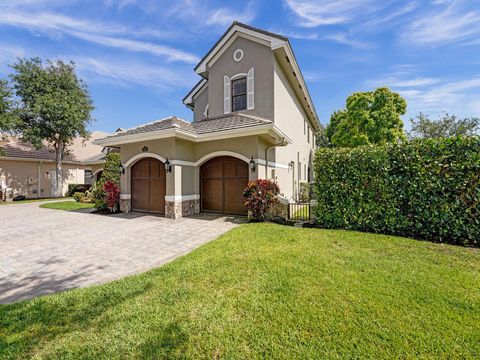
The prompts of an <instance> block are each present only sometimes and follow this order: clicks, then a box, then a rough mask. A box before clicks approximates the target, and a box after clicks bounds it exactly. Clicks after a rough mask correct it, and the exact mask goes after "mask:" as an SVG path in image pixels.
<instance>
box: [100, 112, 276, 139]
mask: <svg viewBox="0 0 480 360" xmlns="http://www.w3.org/2000/svg"><path fill="white" fill-rule="evenodd" d="M266 124H272V121H271V120H267V119H263V118H260V117H257V116H252V115H247V114H243V113H232V114H228V115H223V116H217V117H211V118H205V119H202V120H198V121H194V122H188V121H186V120H183V119H180V118H178V117H176V116H170V117H168V118H165V119H160V120H156V121H152V122H150V123H147V124H143V125H139V126H136V127H134V128H131V129H126V130H124V131H122V132H118V133H116V134H114V135H111V136H108V137H106V138H105V139H113V138H119V137H124V136H129V135H134V134H143V133H149V132H152V131H159V130H168V129H180V130H182V131H184V132H186V133H190V134H192V135H201V134H208V133H214V132H219V131H226V130H233V129H241V128H246V127H254V126H260V125H266ZM102 140H104V139H102Z"/></svg>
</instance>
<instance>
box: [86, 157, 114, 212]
mask: <svg viewBox="0 0 480 360" xmlns="http://www.w3.org/2000/svg"><path fill="white" fill-rule="evenodd" d="M120 164H121V161H120V154H119V153H113V152H111V153H108V154H107V156H106V158H105V164H104V166H103V173H102V177H101V178H100V180H99V181H97V182H96V183H95V186H94V188H93V191H92V196H93V201H94V203H95V207H96V208H97V209H99V210H103V209H106V208H107V203H106V199H105V197H106V193H105V190H104V189H103V185H104V184H105V183H106V182H107V181H111V182H113V183H115V184H117V185H118V186H119V185H120V173H119V170H118V169H119V167H120Z"/></svg>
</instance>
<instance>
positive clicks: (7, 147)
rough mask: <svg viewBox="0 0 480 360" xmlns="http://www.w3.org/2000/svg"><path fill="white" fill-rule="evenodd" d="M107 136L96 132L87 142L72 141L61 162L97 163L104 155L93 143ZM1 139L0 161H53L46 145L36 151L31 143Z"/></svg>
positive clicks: (51, 153)
mask: <svg viewBox="0 0 480 360" xmlns="http://www.w3.org/2000/svg"><path fill="white" fill-rule="evenodd" d="M107 135H109V134H108V133H105V132H101V131H96V132H93V133H92V134H91V136H90V138H89V139H87V140H85V139H84V138H81V137H78V138H76V139H74V141H73V142H72V144H71V145H70V146H69V147H68V150H69V152H68V154H67V155H66V156H65V157H64V159H63V160H64V161H66V162H78V163H80V162H84V161H91V160H92V159H96V160H97V161H98V160H101V159H102V156H104V154H102V149H103V146H99V145H96V144H94V143H93V141H95V140H97V139H100V138H104V137H105V136H107ZM3 138H4V139H5V141H4V142H2V144H1V146H0V148H1V149H2V151H3V154H2V155H1V156H0V159H1V158H2V157H7V158H22V159H32V160H44V161H55V150H54V149H53V147H52V146H50V145H49V144H47V143H44V145H43V147H42V148H40V149H38V150H37V149H35V147H34V146H33V145H32V144H31V143H29V142H24V141H22V140H21V139H19V138H17V137H14V136H8V135H4V136H3Z"/></svg>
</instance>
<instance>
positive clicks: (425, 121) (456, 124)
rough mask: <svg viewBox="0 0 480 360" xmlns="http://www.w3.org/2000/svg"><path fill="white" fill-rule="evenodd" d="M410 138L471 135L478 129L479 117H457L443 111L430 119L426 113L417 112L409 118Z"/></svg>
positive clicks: (479, 124)
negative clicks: (413, 116) (410, 124)
mask: <svg viewBox="0 0 480 360" xmlns="http://www.w3.org/2000/svg"><path fill="white" fill-rule="evenodd" d="M410 121H411V123H412V130H411V131H410V132H409V136H410V137H412V138H423V139H427V138H447V137H451V136H471V135H475V134H476V133H478V131H479V130H480V118H475V117H470V118H463V119H462V118H459V117H457V116H455V115H450V114H448V113H444V114H443V115H441V116H439V117H438V119H436V120H433V119H430V117H429V116H428V115H425V114H423V113H420V114H418V115H417V116H416V117H415V118H412V119H410Z"/></svg>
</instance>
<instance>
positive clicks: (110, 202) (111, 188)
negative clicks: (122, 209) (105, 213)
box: [103, 180, 120, 213]
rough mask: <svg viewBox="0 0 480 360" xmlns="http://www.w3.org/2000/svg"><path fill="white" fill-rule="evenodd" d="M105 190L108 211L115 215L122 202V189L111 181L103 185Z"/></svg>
mask: <svg viewBox="0 0 480 360" xmlns="http://www.w3.org/2000/svg"><path fill="white" fill-rule="evenodd" d="M103 190H104V191H105V202H106V203H107V207H108V209H109V210H110V211H111V212H112V213H114V212H116V211H117V209H118V202H119V200H120V187H119V186H118V185H117V184H115V183H114V182H113V181H111V180H107V181H105V184H103Z"/></svg>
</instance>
